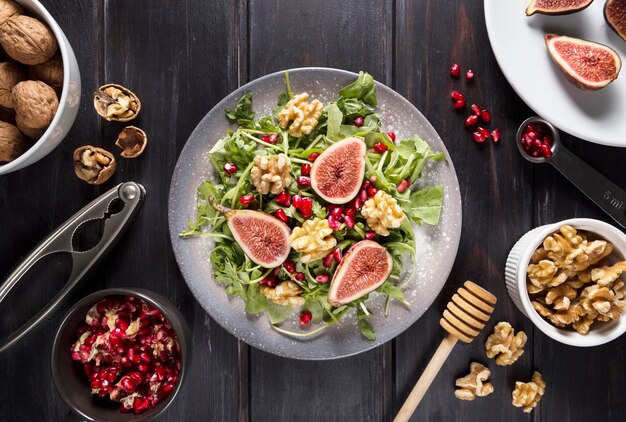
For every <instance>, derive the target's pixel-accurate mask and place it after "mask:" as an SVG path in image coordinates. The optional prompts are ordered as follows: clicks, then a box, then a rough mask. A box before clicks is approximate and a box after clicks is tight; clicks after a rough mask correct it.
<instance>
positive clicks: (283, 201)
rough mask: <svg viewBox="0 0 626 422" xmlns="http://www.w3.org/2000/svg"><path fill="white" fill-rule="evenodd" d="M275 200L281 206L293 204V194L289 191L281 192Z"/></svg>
mask: <svg viewBox="0 0 626 422" xmlns="http://www.w3.org/2000/svg"><path fill="white" fill-rule="evenodd" d="M274 201H276V203H277V204H278V205H280V206H281V207H288V206H289V205H291V196H290V195H289V194H288V193H287V192H281V193H279V194H278V195H276V198H274Z"/></svg>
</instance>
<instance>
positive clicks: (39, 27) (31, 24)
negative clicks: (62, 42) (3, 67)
mask: <svg viewBox="0 0 626 422" xmlns="http://www.w3.org/2000/svg"><path fill="white" fill-rule="evenodd" d="M0 43H1V44H2V47H3V48H4V51H6V53H7V54H8V55H9V56H10V57H11V58H12V59H13V60H16V61H18V62H20V63H24V64H27V65H36V64H40V63H44V62H46V61H48V60H49V59H50V58H51V57H52V56H54V54H55V53H56V52H57V49H58V44H57V40H56V38H55V37H54V34H53V33H52V31H51V30H50V28H48V27H47V26H46V25H44V24H43V23H41V22H40V21H39V20H37V19H35V18H31V17H30V16H25V15H14V16H12V17H10V18H9V19H7V20H6V22H5V23H4V24H3V25H2V26H1V27H0Z"/></svg>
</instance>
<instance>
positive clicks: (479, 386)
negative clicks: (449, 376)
mask: <svg viewBox="0 0 626 422" xmlns="http://www.w3.org/2000/svg"><path fill="white" fill-rule="evenodd" d="M490 376H491V371H489V369H487V368H486V367H485V366H483V365H481V364H480V363H478V362H472V363H471V364H470V373H469V374H467V375H466V376H464V377H462V378H457V380H456V382H455V385H456V386H457V387H459V388H458V389H457V390H455V391H454V396H455V397H456V398H457V399H461V400H470V401H471V400H474V399H475V398H476V397H484V396H487V395H489V394H491V393H493V385H492V384H491V383H489V382H487V380H488V379H489V377H490Z"/></svg>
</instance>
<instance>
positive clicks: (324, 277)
mask: <svg viewBox="0 0 626 422" xmlns="http://www.w3.org/2000/svg"><path fill="white" fill-rule="evenodd" d="M331 258H332V255H331ZM315 281H317V282H318V283H320V284H326V283H328V282H329V281H330V276H329V275H328V274H320V275H318V276H317V277H315Z"/></svg>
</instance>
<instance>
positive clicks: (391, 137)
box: [387, 132, 396, 142]
mask: <svg viewBox="0 0 626 422" xmlns="http://www.w3.org/2000/svg"><path fill="white" fill-rule="evenodd" d="M387 136H389V139H391V142H396V134H395V132H387Z"/></svg>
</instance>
